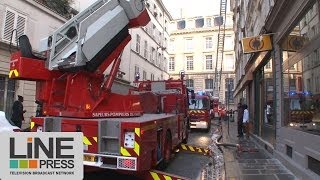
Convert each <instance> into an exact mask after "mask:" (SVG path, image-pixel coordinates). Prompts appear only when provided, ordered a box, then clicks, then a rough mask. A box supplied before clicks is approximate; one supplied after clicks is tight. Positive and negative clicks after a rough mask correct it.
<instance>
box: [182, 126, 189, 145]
mask: <svg viewBox="0 0 320 180" xmlns="http://www.w3.org/2000/svg"><path fill="white" fill-rule="evenodd" d="M189 131H190V130H189V129H186V137H185V138H184V139H183V140H182V143H184V144H187V143H188V139H189Z"/></svg>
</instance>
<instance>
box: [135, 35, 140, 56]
mask: <svg viewBox="0 0 320 180" xmlns="http://www.w3.org/2000/svg"><path fill="white" fill-rule="evenodd" d="M140 39H141V38H140V36H139V35H138V34H137V39H136V52H137V53H140Z"/></svg>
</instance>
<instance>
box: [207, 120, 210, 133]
mask: <svg viewBox="0 0 320 180" xmlns="http://www.w3.org/2000/svg"><path fill="white" fill-rule="evenodd" d="M210 129H211V121H209V123H208V126H207V129H206V132H210Z"/></svg>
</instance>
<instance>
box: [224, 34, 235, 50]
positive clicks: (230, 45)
mask: <svg viewBox="0 0 320 180" xmlns="http://www.w3.org/2000/svg"><path fill="white" fill-rule="evenodd" d="M233 41H234V40H233V38H232V37H231V35H230V34H227V35H226V36H225V40H224V44H225V45H224V50H228V51H230V50H233V49H234V46H233Z"/></svg>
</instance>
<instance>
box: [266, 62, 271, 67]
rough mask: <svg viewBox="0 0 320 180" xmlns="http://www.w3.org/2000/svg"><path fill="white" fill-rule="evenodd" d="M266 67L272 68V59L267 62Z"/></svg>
mask: <svg viewBox="0 0 320 180" xmlns="http://www.w3.org/2000/svg"><path fill="white" fill-rule="evenodd" d="M266 69H271V61H269V62H268V63H267V64H266Z"/></svg>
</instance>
